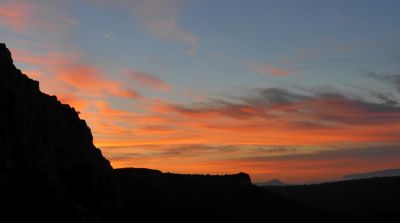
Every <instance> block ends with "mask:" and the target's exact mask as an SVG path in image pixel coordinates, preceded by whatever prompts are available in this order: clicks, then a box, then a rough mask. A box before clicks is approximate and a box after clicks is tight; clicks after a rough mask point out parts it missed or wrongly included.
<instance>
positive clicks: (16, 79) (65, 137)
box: [0, 44, 119, 217]
mask: <svg viewBox="0 0 400 223" xmlns="http://www.w3.org/2000/svg"><path fill="white" fill-rule="evenodd" d="M0 139H1V142H0V143H1V146H0V174H1V176H0V187H1V188H0V189H1V190H0V197H1V202H2V204H3V205H5V204H7V205H8V206H10V207H12V206H14V205H15V207H17V208H18V209H24V208H26V209H29V210H32V208H33V209H35V213H34V214H40V213H38V212H45V211H46V212H48V210H46V209H45V208H50V207H54V206H57V205H61V206H63V205H64V206H68V207H69V209H72V210H74V209H75V211H77V212H82V213H85V211H86V210H89V209H90V210H91V212H95V213H96V212H98V213H99V214H103V213H106V212H108V211H113V210H114V209H117V208H118V205H119V204H118V202H119V201H118V199H119V198H118V191H117V187H116V184H115V182H114V180H113V172H112V171H113V170H112V167H111V166H110V164H109V162H108V161H107V160H106V159H105V158H104V157H103V156H102V154H101V152H100V150H99V149H97V148H96V147H95V146H94V145H93V137H92V134H91V132H90V129H89V128H88V126H87V125H86V122H85V121H83V120H81V119H80V118H79V116H78V114H77V112H76V111H75V110H74V109H73V108H71V107H70V106H69V105H65V104H61V103H60V102H59V101H58V100H57V98H56V97H55V96H49V95H46V94H44V93H42V92H40V90H39V83H38V82H37V81H34V80H31V79H29V78H28V77H27V76H26V75H25V74H22V73H21V71H20V70H18V69H16V68H15V66H14V65H13V60H12V58H11V53H10V51H9V50H8V49H7V48H6V46H5V44H0ZM82 213H80V214H79V215H82ZM107 214H108V213H107ZM88 215H89V214H88ZM89 217H90V216H89Z"/></svg>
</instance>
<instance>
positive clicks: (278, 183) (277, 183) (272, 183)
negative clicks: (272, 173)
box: [257, 179, 288, 186]
mask: <svg viewBox="0 0 400 223" xmlns="http://www.w3.org/2000/svg"><path fill="white" fill-rule="evenodd" d="M257 185H258V186H287V185H288V184H286V183H284V182H282V181H281V180H279V179H273V180H270V181H267V182H262V183H257Z"/></svg>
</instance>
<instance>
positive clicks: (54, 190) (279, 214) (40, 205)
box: [0, 44, 398, 223]
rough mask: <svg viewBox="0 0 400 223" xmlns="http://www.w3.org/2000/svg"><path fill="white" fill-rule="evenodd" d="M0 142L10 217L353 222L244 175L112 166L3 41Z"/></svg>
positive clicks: (4, 206) (0, 187)
mask: <svg viewBox="0 0 400 223" xmlns="http://www.w3.org/2000/svg"><path fill="white" fill-rule="evenodd" d="M0 140H1V147H0V197H1V200H0V202H1V207H0V208H1V209H0V210H1V216H2V217H3V218H11V220H9V221H10V222H19V221H22V220H29V221H30V222H36V221H39V222H50V221H51V222H250V223H251V222H294V221H295V222H354V219H353V218H352V217H351V215H347V214H346V215H341V214H340V213H339V212H336V210H333V211H332V210H331V209H330V208H327V209H326V210H319V209H320V207H319V206H318V205H313V204H311V203H310V206H314V207H309V206H307V205H303V204H299V203H304V202H302V200H301V202H295V201H292V200H291V199H287V198H284V197H283V196H281V195H278V194H276V193H275V192H277V191H275V190H274V192H270V191H268V190H265V189H263V188H260V187H256V186H254V185H253V184H252V183H251V181H250V178H249V176H248V175H247V174H244V173H239V174H236V175H225V176H209V175H179V174H170V173H162V172H160V171H157V170H148V169H133V168H131V169H116V170H114V169H113V168H112V167H111V166H110V163H109V161H108V160H106V159H105V158H104V157H103V156H102V154H101V151H100V150H99V149H97V148H96V147H95V146H94V145H93V138H92V134H91V131H90V129H89V128H88V126H87V125H86V123H85V121H83V120H81V119H80V118H79V116H78V113H77V112H76V111H75V109H73V108H71V107H70V106H69V105H65V104H61V103H60V102H59V101H58V100H57V98H56V97H55V96H49V95H46V94H44V93H41V92H40V90H39V83H38V82H37V81H34V80H31V79H29V78H28V77H27V76H26V75H24V74H22V73H21V71H20V70H18V69H16V68H15V66H14V65H13V61H12V58H11V53H10V51H9V50H8V49H7V48H6V46H5V45H4V44H0ZM389 183H392V182H389ZM378 192H379V193H380V192H381V191H373V194H371V196H367V197H363V199H367V200H368V199H377V198H378V197H379V194H378ZM327 193H329V192H327ZM284 196H286V194H284ZM294 200H296V199H294ZM397 200H398V196H397ZM299 201H300V200H299ZM373 201H374V200H371V202H373ZM393 208H395V209H396V210H398V205H397V206H396V205H393ZM384 217H385V216H384ZM379 220H382V219H379ZM365 222H369V221H365ZM371 222H383V221H371Z"/></svg>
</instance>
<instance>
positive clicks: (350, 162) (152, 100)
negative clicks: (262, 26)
mask: <svg viewBox="0 0 400 223" xmlns="http://www.w3.org/2000/svg"><path fill="white" fill-rule="evenodd" d="M38 2H39V1H38ZM44 2H46V1H44ZM61 2H62V1H61ZM65 2H68V1H65ZM93 2H96V1H93ZM99 2H100V1H99ZM101 2H102V1H101ZM119 2H120V4H122V5H120V6H123V3H122V2H126V1H119ZM46 3H48V4H42V5H40V3H36V4H39V5H36V4H35V3H34V2H33V1H32V2H31V1H24V2H22V1H21V3H16V2H15V1H11V0H6V1H4V3H3V4H0V26H1V27H2V28H4V29H7V31H8V32H10V33H13V34H10V37H8V38H10V39H11V40H12V41H10V42H12V45H11V46H12V47H11V51H12V54H13V60H14V63H15V64H16V67H18V68H20V69H22V72H23V73H25V74H26V75H28V76H29V77H31V78H32V79H37V80H39V81H40V88H41V90H42V91H43V92H45V93H48V94H51V95H56V96H57V97H58V99H59V100H60V101H61V102H63V103H67V104H70V105H71V106H72V107H74V108H75V109H76V110H77V111H79V113H80V117H81V118H82V119H84V120H86V121H87V123H88V125H89V127H90V128H91V130H92V134H93V136H94V144H95V145H96V146H97V147H99V148H100V149H102V152H103V154H104V155H105V157H106V158H108V159H109V160H110V161H111V164H112V166H114V167H116V168H119V167H144V168H154V169H160V170H161V171H165V172H167V171H169V172H178V173H210V174H225V173H237V172H247V173H249V174H250V175H251V177H252V179H253V181H255V182H260V181H267V180H271V179H273V178H279V179H281V180H283V181H287V182H311V181H320V180H330V179H337V178H340V177H341V176H343V175H345V174H351V173H354V172H364V171H371V170H377V169H386V168H399V167H400V102H399V99H400V93H399V92H400V91H399V89H400V87H399V86H400V84H399V83H400V76H399V75H398V73H395V75H397V76H398V77H399V78H398V79H393V77H392V76H393V74H392V73H390V72H388V73H385V72H383V73H381V74H375V73H372V74H368V75H369V76H373V77H372V79H373V81H370V82H368V83H370V85H366V86H364V85H363V83H360V85H357V86H358V87H357V86H355V85H354V86H353V85H352V86H351V87H349V86H347V85H346V87H347V88H345V87H343V86H342V85H338V87H337V89H336V84H337V82H335V81H336V80H335V81H333V80H332V78H331V77H325V78H326V82H323V84H324V85H323V86H325V83H326V85H328V86H331V85H332V86H333V87H332V89H331V88H330V87H323V88H322V89H321V88H318V89H314V88H312V87H310V86H311V85H313V84H315V85H318V84H320V82H318V81H321V80H320V79H323V78H320V77H319V76H317V75H316V74H315V73H317V72H316V71H315V70H318V69H316V68H315V70H314V68H312V69H310V70H307V69H306V68H307V67H308V66H311V65H309V64H311V62H312V63H314V62H315V61H319V60H320V59H321V58H319V57H323V56H324V55H325V54H330V53H332V54H334V53H338V52H336V51H338V49H336V48H335V49H330V51H332V52H330V51H329V50H327V49H325V45H324V47H322V46H320V47H321V48H322V49H320V50H321V51H324V52H323V53H317V51H316V50H307V49H297V48H295V49H294V50H287V51H288V52H289V51H290V52H292V51H293V54H296V55H295V56H291V57H290V56H288V58H286V57H283V58H274V59H271V60H268V61H267V59H266V58H272V57H273V55H268V56H266V57H265V58H264V59H263V58H258V59H257V58H254V59H255V60H254V61H253V60H245V59H240V58H244V56H245V55H235V56H232V58H231V56H229V55H228V56H226V55H221V56H220V55H218V54H217V53H215V55H214V52H211V51H210V52H209V51H208V50H210V49H207V48H203V49H202V50H200V51H198V50H197V48H200V47H203V46H202V44H203V42H201V44H200V43H199V41H200V40H199V39H198V38H197V37H196V36H195V35H194V34H192V33H191V32H188V31H186V29H183V28H182V27H181V26H180V25H179V23H178V15H177V14H176V13H177V11H178V10H177V8H175V7H177V6H172V5H169V4H168V3H167V1H160V2H159V4H151V5H146V4H148V3H146V1H143V5H141V6H142V7H144V8H140V7H139V6H140V5H139V6H137V7H139V8H140V9H141V10H139V11H140V12H139V13H137V18H136V19H137V22H138V23H139V24H140V25H141V26H143V27H142V28H143V29H144V30H146V31H147V32H148V33H149V35H152V38H148V39H151V41H156V40H158V38H160V39H162V41H165V42H162V41H160V42H158V44H159V45H157V44H153V43H152V42H150V43H147V44H148V45H146V47H147V46H148V47H149V51H147V49H146V50H144V49H142V48H141V47H142V45H140V47H137V48H130V50H131V51H135V50H137V52H139V53H140V55H139V54H134V53H136V51H135V52H129V53H132V57H130V55H128V52H123V53H121V52H120V51H121V50H122V51H124V50H125V47H127V45H128V44H127V43H123V37H122V36H123V35H124V34H121V33H118V34H119V35H117V33H115V34H114V35H113V33H112V32H111V31H112V29H111V28H115V29H116V30H119V31H121V30H130V31H132V30H133V31H135V32H136V31H137V32H139V31H138V30H140V27H141V26H140V25H138V26H137V27H135V28H132V27H131V26H130V25H131V24H129V26H128V25H126V24H125V25H126V26H122V25H121V27H119V26H118V27H117V26H116V27H107V29H110V30H105V28H104V29H103V27H102V26H104V24H101V25H100V24H97V25H96V26H95V27H90V26H91V25H92V24H93V23H94V21H96V22H98V21H97V20H98V19H104V18H103V17H104V16H98V17H93V18H91V17H90V16H88V17H84V18H81V19H82V21H81V20H79V19H77V18H75V16H79V15H80V14H79V13H81V12H75V14H74V13H70V14H68V10H67V9H65V10H64V8H63V9H60V8H59V7H60V5H58V3H55V2H53V1H51V3H50V1H49V2H46ZM103 3H104V2H103ZM91 4H92V3H87V5H88V6H86V7H90V8H91V10H92V9H93V10H96V9H95V6H94V5H91ZM66 5H67V3H66ZM132 5H133V4H132ZM132 5H125V6H126V7H117V8H118V9H119V10H120V9H121V8H129V7H133V6H132ZM160 5H161V6H163V8H157V7H160ZM62 6H64V5H62ZM107 7H108V6H107ZM135 7H136V6H135ZM110 8H111V6H110ZM113 10H116V8H114V9H113ZM127 10H131V11H129V12H132V13H133V12H136V11H135V9H134V8H132V9H130V8H129V9H127ZM136 10H137V9H136ZM142 10H143V12H142ZM146 10H147V11H146ZM149 10H150V11H149ZM164 10H166V11H164ZM99 13H100V12H99ZM101 13H104V11H102V12H101ZM101 13H100V14H99V15H103V14H101ZM110 13H111V11H110ZM157 13H159V14H157ZM160 13H161V14H160ZM153 14H156V15H155V16H154V18H153V17H152V16H153ZM118 16H120V14H119V13H118ZM89 17H90V18H89ZM78 18H79V17H78ZM94 18H96V19H94ZM107 18H108V17H107ZM110 18H111V16H110ZM118 18H119V17H118ZM124 18H125V17H124ZM85 19H86V20H85ZM119 19H120V18H119ZM135 21H136V20H135ZM91 22H92V23H91ZM107 22H108V21H107ZM118 22H120V21H119V20H118ZM81 23H82V24H84V25H86V27H85V29H84V28H82V29H79V28H77V27H79V25H80V24H81ZM199 24H200V23H199ZM165 26H167V28H166V27H165ZM99 27H101V29H100V28H99ZM91 28H96V29H93V33H90V35H89V36H90V38H89V37H88V36H86V35H84V34H83V33H84V31H86V29H88V30H90V29H91ZM248 28H249V29H250V28H251V27H250V26H249V27H248ZM281 29H282V27H280V28H279V32H280V31H282V30H283V29H282V30H281ZM71 30H75V32H72V31H71ZM171 30H172V31H171ZM133 31H132V32H133ZM259 31H260V30H259ZM81 32H82V33H81ZM71 33H73V34H71ZM136 34H137V33H136ZM95 35H97V36H95ZM21 36H22V37H21ZM114 36H115V41H114V42H112V40H113V38H114ZM138 36H139V38H138V39H140V38H143V39H146V38H144V37H143V36H145V34H143V36H141V34H140V35H138ZM14 37H15V38H14ZM118 38H119V39H118ZM124 38H128V37H124ZM243 38H244V37H243ZM14 39H15V41H14ZM66 39H68V40H72V41H70V42H68V41H66ZM88 39H89V40H90V41H93V42H95V41H98V42H96V44H98V43H104V44H105V45H106V46H105V47H104V49H103V50H105V51H106V53H105V54H108V53H109V54H110V55H104V56H103V55H99V54H100V53H99V52H102V53H104V51H101V50H100V49H98V45H95V44H93V45H91V42H89V43H88V42H84V43H81V42H80V41H82V42H83V41H88ZM153 39H154V40H153ZM255 39H256V38H255ZM56 40H57V41H56ZM210 40H212V38H210ZM74 41H76V42H74ZM101 41H104V42H101ZM105 41H108V42H105ZM142 41H143V40H142ZM168 41H173V42H174V41H175V42H174V43H178V44H176V45H179V43H180V44H184V45H185V47H186V48H185V47H183V48H185V50H186V54H185V53H183V54H184V56H176V55H175V54H177V53H176V52H175V54H174V53H172V52H171V55H174V56H176V58H169V55H170V54H169V53H170V52H168V53H165V52H166V49H168V50H169V49H170V48H169V47H171V49H172V48H173V46H172V45H174V44H171V45H168V44H166V42H168ZM131 42H133V41H132V38H131V37H129V44H131ZM228 42H229V41H228ZM119 43H121V44H125V45H118V44H119ZM85 44H86V45H85ZM114 44H115V45H114ZM163 44H166V45H165V46H164V45H163ZM260 44H262V45H264V44H265V43H264V42H262V43H260ZM324 44H325V43H324ZM352 44H354V41H353V42H352ZM352 44H344V45H343V44H341V45H340V47H339V51H340V53H349V52H350V51H351V50H352V49H353V48H354V47H362V45H368V46H369V45H372V44H369V43H368V44H361V45H360V44H355V46H353V45H352ZM138 45H139V44H138ZM161 45H162V47H160V46H161ZM204 45H206V43H204ZM214 45H215V46H217V45H220V44H214ZM221 45H223V44H221ZM282 45H286V44H282ZM312 45H314V43H312ZM359 45H360V46H359ZM382 45H384V44H382ZM114 47H115V48H116V49H117V50H116V51H115V52H114V51H113V52H111V51H110V52H108V50H111V49H113V48H114ZM157 47H160V48H157ZM164 47H165V48H164ZM174 47H175V46H174ZM251 47H252V48H251V49H253V50H256V49H255V48H257V47H254V46H253V45H251ZM375 47H376V46H375ZM181 48H182V47H181ZM217 48H218V47H217ZM259 48H262V47H259ZM326 48H328V47H327V46H326ZM132 49H134V50H132ZM160 49H161V50H160ZM239 49H241V48H239ZM118 50H119V51H118ZM152 50H154V51H152ZM180 50H182V49H180ZM325 50H326V51H329V52H325ZM233 51H234V50H233ZM237 51H242V49H241V50H237ZM314 51H315V52H314ZM149 52H152V53H154V54H155V55H164V54H166V55H164V57H165V58H166V59H171V61H169V62H170V63H171V64H173V63H176V64H174V65H175V67H173V66H171V67H169V65H168V64H164V63H163V62H162V61H159V60H158V59H157V58H152V55H153V54H151V55H150V53H149ZM155 52H157V53H155ZM204 52H206V53H204ZM221 52H223V51H222V50H221ZM284 52H286V51H284ZM390 52H392V51H390ZM125 53H126V54H125ZM147 53H149V55H150V56H148V55H147ZM197 53H199V55H198V56H197V57H196V54H197ZM201 53H204V55H202V54H201ZM258 53H259V54H260V55H263V54H262V53H260V52H258ZM142 54H143V55H142ZM359 54H360V55H361V53H359ZM359 54H356V56H359ZM255 55H257V54H255ZM362 55H365V53H364V52H362ZM185 56H192V57H190V59H188V60H187V61H186V60H184V61H183V62H182V63H178V62H177V61H180V60H183V59H182V58H185ZM242 56H243V57H242ZM247 56H249V55H247ZM343 56H346V55H343V54H338V55H336V54H335V57H333V56H332V58H331V57H326V58H324V59H326V60H327V61H329V63H331V62H332V61H333V60H334V61H336V60H337V58H347V57H343ZM390 56H393V55H390ZM171 57H172V56H171ZM254 57H255V56H254ZM310 57H311V58H312V59H310ZM357 58H358V57H357ZM200 59H203V60H204V61H201V62H200V63H199V64H198V65H197V64H196V66H195V65H194V64H195V63H197V62H199V61H200ZM307 59H308V60H309V61H308V62H307V64H302V63H301V62H302V61H306V60H307ZM135 60H137V61H138V62H137V63H138V64H135ZM198 60H199V61H198ZM214 60H215V61H214ZM314 60H315V61H314ZM321 60H322V59H321ZM299 61H300V62H299ZM310 61H311V62H310ZM393 61H394V60H393ZM397 61H398V59H397ZM180 62H181V61H180ZM270 62H271V63H270ZM358 62H359V61H358ZM358 62H357V63H358ZM141 63H143V64H144V65H143V64H141ZM146 63H147V67H146V66H145V65H146ZM217 63H218V65H215V64H217ZM315 63H317V62H315ZM397 63H398V62H397ZM149 64H151V65H149ZM208 65H210V67H206V66H208ZM212 65H215V70H216V71H215V75H217V78H216V79H218V78H221V79H223V78H227V79H229V81H227V83H225V82H224V80H222V81H221V80H216V82H218V81H220V83H218V84H220V85H218V86H217V84H216V87H214V86H212V87H210V86H208V85H212V84H210V83H208V82H207V83H208V85H207V84H205V85H207V86H205V89H203V88H202V87H204V86H199V89H201V90H198V89H194V88H195V87H194V86H195V85H196V84H197V81H198V82H199V85H201V81H202V80H201V79H202V78H203V76H201V77H199V76H200V75H202V72H209V73H212V74H214V70H213V69H214V67H213V66H212ZM345 65H346V66H347V64H345ZM384 65H385V66H384V67H386V64H384ZM186 66H187V67H186ZM225 66H232V67H225ZM321 66H325V64H322V65H321ZM346 66H344V67H346ZM181 67H184V68H185V69H182V70H179V69H177V68H181ZM192 67H193V69H195V68H197V69H199V67H200V69H199V70H195V71H193V74H192V75H193V76H190V78H192V77H193V81H192V79H190V83H188V81H187V80H188V79H189V78H187V76H186V75H190V74H189V73H190V71H189V72H188V71H187V70H190V69H192ZM221 67H223V68H221ZM304 67H306V68H304ZM393 67H398V66H397V64H396V66H393ZM206 68H207V69H206ZM203 69H204V70H203ZM335 69H337V68H336V67H335V68H334V69H333V70H334V72H336V70H335ZM360 69H361V68H358V67H357V68H354V67H352V70H360ZM396 69H397V68H396ZM242 70H243V71H242ZM233 71H235V72H243V73H244V74H243V76H240V75H238V74H237V73H232V74H230V72H233ZM157 72H159V73H157ZM163 72H164V73H165V75H164V76H162V75H159V74H160V73H162V74H164V73H163ZM218 72H221V73H218ZM224 72H225V73H224ZM245 72H248V73H249V74H250V73H251V75H260V76H254V77H253V76H251V75H248V76H250V77H247V76H246V75H247V73H245ZM307 72H310V73H312V72H315V73H313V74H314V75H315V76H312V75H311V74H310V73H307ZM318 72H319V70H318ZM338 72H339V71H338ZM396 72H398V71H396ZM330 74H331V73H329V72H327V75H330ZM339 74H340V75H338V78H337V79H338V80H339V81H343V82H346V81H347V79H341V78H344V77H342V76H346V75H347V74H346V73H343V74H342V73H339ZM218 75H219V76H218ZM296 75H298V76H297V77H296ZM301 75H303V76H301ZM353 75H354V73H353ZM357 75H358V73H357ZM368 75H364V76H368ZM205 76H206V75H205ZM239 76H240V77H239ZM245 76H246V77H245ZM339 76H340V77H339ZM359 76H361V75H359ZM359 76H356V75H355V76H354V77H352V78H354V79H357V78H360V80H361V79H362V78H364V76H362V77H359ZM397 76H396V77H397ZM182 77H185V78H187V79H185V80H186V82H185V81H182V80H181V78H182ZM208 77H209V76H208ZM310 77H312V78H310ZM240 78H243V80H246V81H247V82H245V81H243V85H241V84H242V79H240ZM246 78H248V79H246ZM263 78H268V79H263ZM290 78H293V79H291V80H292V82H285V81H286V80H287V79H290ZM296 78H297V79H296ZM302 78H310V79H312V80H313V81H315V83H314V82H313V81H310V82H311V83H305V86H298V85H297V83H299V85H300V84H303V83H302V81H304V80H303V79H302ZM374 78H375V79H374ZM182 79H183V78H182ZM204 79H206V78H204ZM231 79H232V82H231ZM283 79H285V81H283ZM349 79H351V78H349ZM381 79H385V80H381ZM233 80H234V81H237V82H235V83H234V82H233ZM344 80H346V81H344ZM351 80H352V79H351ZM357 80H358V79H357ZM174 81H175V82H174ZM396 81H397V82H398V83H397V82H396ZM172 82H173V83H172ZM191 82H195V83H194V84H193V83H191ZM256 82H257V83H256ZM281 82H282V83H283V84H282V85H279V83H281ZM251 83H253V85H254V86H253V85H251ZM254 83H256V84H254ZM288 83H291V84H292V85H289V84H288ZM293 83H295V84H293ZM366 83H367V82H366ZM371 83H372V84H371ZM225 84H226V85H225ZM274 84H276V86H277V87H271V86H274ZM307 84H309V85H310V86H309V85H307ZM345 84H348V85H351V84H352V83H347V82H346V83H345ZM396 84H397V85H396ZM264 85H265V86H266V87H260V86H264ZM375 85H376V86H378V87H376V86H375ZM226 86H228V87H226ZM232 86H234V87H235V88H232ZM236 86H239V87H237V88H236ZM246 86H253V87H254V88H250V87H246ZM288 86H295V87H292V88H291V87H288ZM307 86H308V87H307ZM360 86H361V87H360ZM207 87H209V88H207ZM225 87H226V88H225ZM229 87H230V88H229ZM241 87H243V88H245V87H246V89H245V90H244V91H241V90H237V89H239V88H241ZM341 87H343V88H345V89H350V90H348V91H345V90H342V89H341ZM368 87H371V88H372V87H376V88H373V89H369V88H368ZM212 88H214V89H218V91H217V93H215V92H211V90H210V89H212ZM289 88H290V89H289ZM225 89H228V90H226V91H225V92H223V91H224V90H225ZM232 89H233V90H232ZM360 89H361V90H360ZM388 89H390V90H388ZM209 90H210V93H209V92H208V91H209ZM381 90H382V91H383V93H382V92H381ZM219 93H221V94H219ZM225 93H227V94H225ZM216 95H217V96H216ZM221 98H222V99H221Z"/></svg>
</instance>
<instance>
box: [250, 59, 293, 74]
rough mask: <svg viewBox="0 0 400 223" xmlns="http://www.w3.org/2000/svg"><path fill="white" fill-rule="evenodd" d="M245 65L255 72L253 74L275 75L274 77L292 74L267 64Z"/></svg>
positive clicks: (252, 63) (251, 63)
mask: <svg viewBox="0 0 400 223" xmlns="http://www.w3.org/2000/svg"><path fill="white" fill-rule="evenodd" d="M247 64H248V66H249V68H250V69H251V70H252V71H255V72H258V73H261V74H266V75H275V76H288V75H289V74H291V73H292V71H291V70H288V69H284V68H279V67H275V66H271V65H268V64H262V63H255V62H248V63H247Z"/></svg>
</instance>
